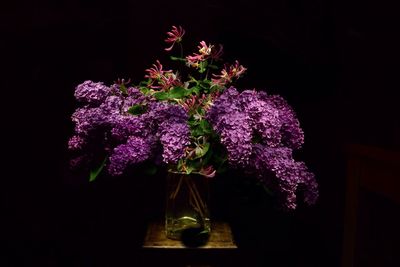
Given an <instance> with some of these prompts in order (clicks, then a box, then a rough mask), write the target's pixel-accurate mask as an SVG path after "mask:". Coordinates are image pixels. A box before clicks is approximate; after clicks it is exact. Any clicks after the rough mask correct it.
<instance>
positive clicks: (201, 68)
mask: <svg viewBox="0 0 400 267" xmlns="http://www.w3.org/2000/svg"><path fill="white" fill-rule="evenodd" d="M207 64H208V62H207V61H202V62H200V64H199V67H200V69H199V72H200V73H203V72H205V71H206V69H207Z"/></svg>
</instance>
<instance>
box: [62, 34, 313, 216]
mask: <svg viewBox="0 0 400 267" xmlns="http://www.w3.org/2000/svg"><path fill="white" fill-rule="evenodd" d="M184 35H185V30H184V29H183V28H182V27H175V26H173V27H172V30H171V31H170V32H168V33H167V39H166V40H165V42H166V43H167V44H168V46H169V47H168V48H166V49H165V50H166V51H167V52H171V51H174V50H178V51H179V52H180V55H179V56H171V57H170V58H171V60H172V61H175V64H178V63H182V65H183V66H184V67H186V71H182V72H178V71H173V70H170V69H166V68H165V67H164V66H163V65H162V64H161V63H160V62H159V61H158V60H157V61H156V63H155V64H153V66H152V67H151V68H149V69H147V70H146V75H145V78H146V79H145V80H144V81H142V82H140V83H139V84H137V85H131V83H130V81H125V80H123V79H122V80H120V79H118V81H116V82H115V83H114V84H112V85H111V86H106V85H105V84H103V83H102V82H93V81H85V82H84V83H82V84H80V85H78V86H77V87H76V90H75V98H76V100H77V101H78V102H80V103H81V104H83V106H82V107H80V108H78V109H77V110H76V111H75V112H74V113H73V115H72V121H73V122H74V123H75V134H74V135H73V136H72V137H71V138H70V140H69V149H70V150H72V151H74V152H75V153H76V154H77V155H78V156H77V157H76V158H74V159H73V160H71V165H72V166H73V167H77V166H82V165H84V166H93V165H96V166H97V167H96V168H95V169H93V170H92V171H91V173H90V180H91V181H93V180H94V179H95V178H96V176H97V175H98V174H99V173H100V172H101V171H102V170H103V169H104V170H106V171H107V172H108V173H109V174H110V175H112V176H118V175H121V174H123V173H124V172H125V171H126V170H127V169H128V168H130V167H131V166H134V165H138V164H145V163H147V165H146V166H151V170H154V169H155V168H158V167H166V168H167V169H168V170H169V171H171V172H179V173H185V174H191V173H196V174H200V175H202V176H205V177H207V178H212V177H214V176H215V174H216V173H219V172H223V170H224V169H226V168H234V169H240V170H243V171H244V173H246V174H249V175H252V176H254V177H257V178H258V180H259V181H260V182H262V183H263V184H264V185H265V186H266V187H267V188H269V189H270V190H272V191H274V192H276V193H277V194H278V195H279V196H281V197H282V199H283V200H284V201H283V206H284V207H286V208H288V209H295V208H296V191H297V189H298V187H299V186H300V185H301V186H302V188H303V189H304V194H303V195H304V201H305V202H306V203H307V204H313V203H314V202H315V201H316V199H317V197H318V188H317V187H318V185H317V183H316V180H315V178H314V175H313V174H312V173H311V172H310V171H309V170H308V169H307V167H306V165H305V164H304V163H303V162H298V161H295V160H294V159H293V156H292V152H293V150H296V149H299V148H300V147H301V145H302V144H303V141H304V134H303V131H302V129H301V128H300V124H299V121H298V119H297V118H296V115H295V112H294V111H293V109H292V108H291V107H290V106H289V105H288V103H287V102H286V101H285V100H284V99H283V98H282V97H281V96H278V95H269V94H267V93H266V92H264V91H256V90H244V91H242V92H240V91H239V90H238V89H236V88H235V87H233V86H232V84H233V83H234V82H235V81H236V80H237V79H238V78H240V77H241V76H242V75H243V74H244V73H245V72H246V70H247V69H246V68H245V67H243V66H242V65H241V64H240V63H239V62H238V61H235V62H234V63H233V64H227V63H225V64H223V62H222V54H223V47H222V45H213V44H207V43H206V42H205V41H201V42H200V44H199V45H198V47H197V51H196V52H195V53H193V54H191V55H187V56H184V55H183V46H182V40H183V36H184ZM99 155H100V156H101V157H102V158H101V159H100V160H99ZM149 162H150V163H151V164H148V163H149ZM271 174H272V175H271Z"/></svg>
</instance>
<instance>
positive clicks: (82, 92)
mask: <svg viewBox="0 0 400 267" xmlns="http://www.w3.org/2000/svg"><path fill="white" fill-rule="evenodd" d="M118 86H119V85H117V84H114V85H113V86H111V87H110V88H109V87H106V86H104V85H103V84H102V83H94V82H91V81H86V82H84V83H82V84H80V85H78V86H77V87H76V91H75V97H76V99H77V100H78V101H81V102H83V103H85V104H86V105H85V106H84V107H82V108H78V109H77V110H76V111H75V113H74V114H73V115H72V121H73V122H75V135H74V136H72V137H71V138H70V140H69V142H68V147H69V149H70V150H73V151H76V152H81V155H79V156H78V157H77V158H76V159H74V160H73V161H72V162H71V165H74V166H75V165H78V164H79V162H81V160H80V159H82V158H85V159H86V158H87V157H83V156H82V154H84V155H87V154H90V153H88V152H89V151H88V150H90V143H91V142H92V143H93V140H96V141H99V140H100V141H101V143H100V144H101V145H102V146H103V147H104V152H106V153H108V154H109V158H108V163H107V165H108V166H107V169H108V172H109V173H110V174H111V175H121V174H122V173H123V172H124V171H125V169H126V168H127V167H129V166H130V165H133V164H137V163H140V162H143V161H145V160H147V159H150V158H152V157H155V156H156V154H157V153H156V151H157V149H159V150H162V151H163V152H162V156H163V161H164V163H167V164H170V163H176V162H177V161H178V160H179V159H180V158H182V157H183V156H184V151H185V147H186V146H187V145H188V144H189V136H190V132H189V127H188V125H187V120H188V116H187V113H186V112H185V110H184V109H183V108H182V107H180V106H178V105H172V104H169V103H166V102H156V101H155V100H154V99H152V98H151V97H149V96H145V95H144V94H142V93H141V92H140V90H138V89H137V88H133V87H130V88H127V90H126V93H125V94H122V93H121V91H120V90H119V88H118ZM117 89H118V90H117ZM135 105H141V106H142V107H143V109H144V112H143V114H138V115H132V114H130V113H129V109H130V108H131V107H132V106H135ZM98 145H99V143H98V144H97V146H98Z"/></svg>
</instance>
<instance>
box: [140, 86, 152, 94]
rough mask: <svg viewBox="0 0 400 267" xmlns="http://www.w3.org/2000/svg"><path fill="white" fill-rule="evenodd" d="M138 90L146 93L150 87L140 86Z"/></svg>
mask: <svg viewBox="0 0 400 267" xmlns="http://www.w3.org/2000/svg"><path fill="white" fill-rule="evenodd" d="M140 92H142V94H144V95H147V94H148V93H149V92H150V89H149V88H148V87H144V86H143V87H140Z"/></svg>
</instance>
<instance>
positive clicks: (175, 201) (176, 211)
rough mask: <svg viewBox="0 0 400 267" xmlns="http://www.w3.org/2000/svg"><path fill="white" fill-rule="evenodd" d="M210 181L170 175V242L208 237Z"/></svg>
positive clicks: (166, 225) (180, 174) (168, 198)
mask: <svg viewBox="0 0 400 267" xmlns="http://www.w3.org/2000/svg"><path fill="white" fill-rule="evenodd" d="M207 180H208V179H207V178H206V177H204V176H201V175H198V174H185V173H177V172H169V173H168V176H167V201H166V213H165V230H166V234H167V237H168V238H171V239H178V240H180V239H182V238H183V235H185V233H189V232H193V233H198V234H202V235H204V234H207V235H208V234H209V232H210V216H209V210H208V202H209V185H208V181H207Z"/></svg>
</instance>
